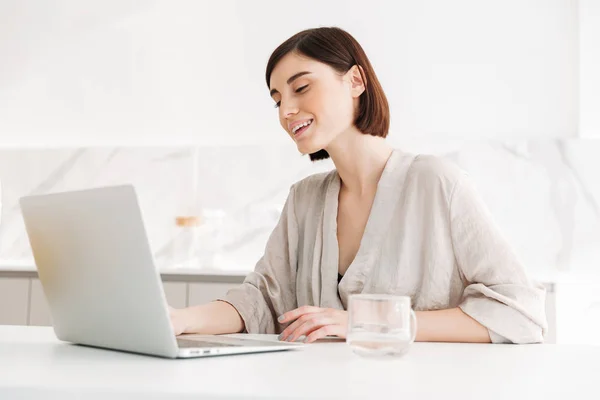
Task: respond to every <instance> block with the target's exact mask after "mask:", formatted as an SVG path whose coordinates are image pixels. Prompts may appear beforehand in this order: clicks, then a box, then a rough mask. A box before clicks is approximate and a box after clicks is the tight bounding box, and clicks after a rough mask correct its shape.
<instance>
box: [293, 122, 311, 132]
mask: <svg viewBox="0 0 600 400" xmlns="http://www.w3.org/2000/svg"><path fill="white" fill-rule="evenodd" d="M311 123H312V120H309V121H306V122H303V123H301V124H300V125H296V126H295V127H294V129H292V132H293V133H296V132H297V131H298V129H300V128H302V127H305V126H308V125H310V124H311Z"/></svg>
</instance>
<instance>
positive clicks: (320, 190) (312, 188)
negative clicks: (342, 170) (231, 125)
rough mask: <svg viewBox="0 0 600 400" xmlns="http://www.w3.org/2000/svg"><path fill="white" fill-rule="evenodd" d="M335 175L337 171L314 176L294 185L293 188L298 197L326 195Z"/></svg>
mask: <svg viewBox="0 0 600 400" xmlns="http://www.w3.org/2000/svg"><path fill="white" fill-rule="evenodd" d="M335 174H336V171H335V170H331V171H327V172H320V173H317V174H312V175H309V176H307V177H306V178H303V179H301V180H299V181H298V182H296V183H294V184H293V185H292V188H293V189H294V191H295V193H296V196H299V195H300V196H301V195H308V196H310V197H315V196H318V195H319V194H323V195H324V194H325V192H326V191H327V188H328V187H329V184H330V183H331V181H332V180H333V179H334V178H335Z"/></svg>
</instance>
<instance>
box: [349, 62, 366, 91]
mask: <svg viewBox="0 0 600 400" xmlns="http://www.w3.org/2000/svg"><path fill="white" fill-rule="evenodd" d="M364 72H365V71H364V70H363V68H362V67H361V66H360V65H353V66H352V68H350V70H349V71H348V72H347V75H348V76H349V80H350V85H351V86H350V90H351V93H352V97H358V96H360V95H361V94H363V92H364V91H365V90H366V87H367V82H366V77H365V73H364Z"/></svg>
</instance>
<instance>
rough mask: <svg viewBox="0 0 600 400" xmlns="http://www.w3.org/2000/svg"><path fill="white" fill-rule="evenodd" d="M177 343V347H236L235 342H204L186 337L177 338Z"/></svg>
mask: <svg viewBox="0 0 600 400" xmlns="http://www.w3.org/2000/svg"><path fill="white" fill-rule="evenodd" d="M177 345H178V346H179V348H190V347H236V346H237V345H235V344H230V343H220V342H205V341H202V340H188V339H177Z"/></svg>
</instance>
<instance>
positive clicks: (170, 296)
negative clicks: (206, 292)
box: [163, 282, 188, 308]
mask: <svg viewBox="0 0 600 400" xmlns="http://www.w3.org/2000/svg"><path fill="white" fill-rule="evenodd" d="M163 288H164V289H165V296H166V298H167V303H168V304H169V305H170V306H171V307H175V308H184V307H187V288H188V284H187V283H185V282H163Z"/></svg>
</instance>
